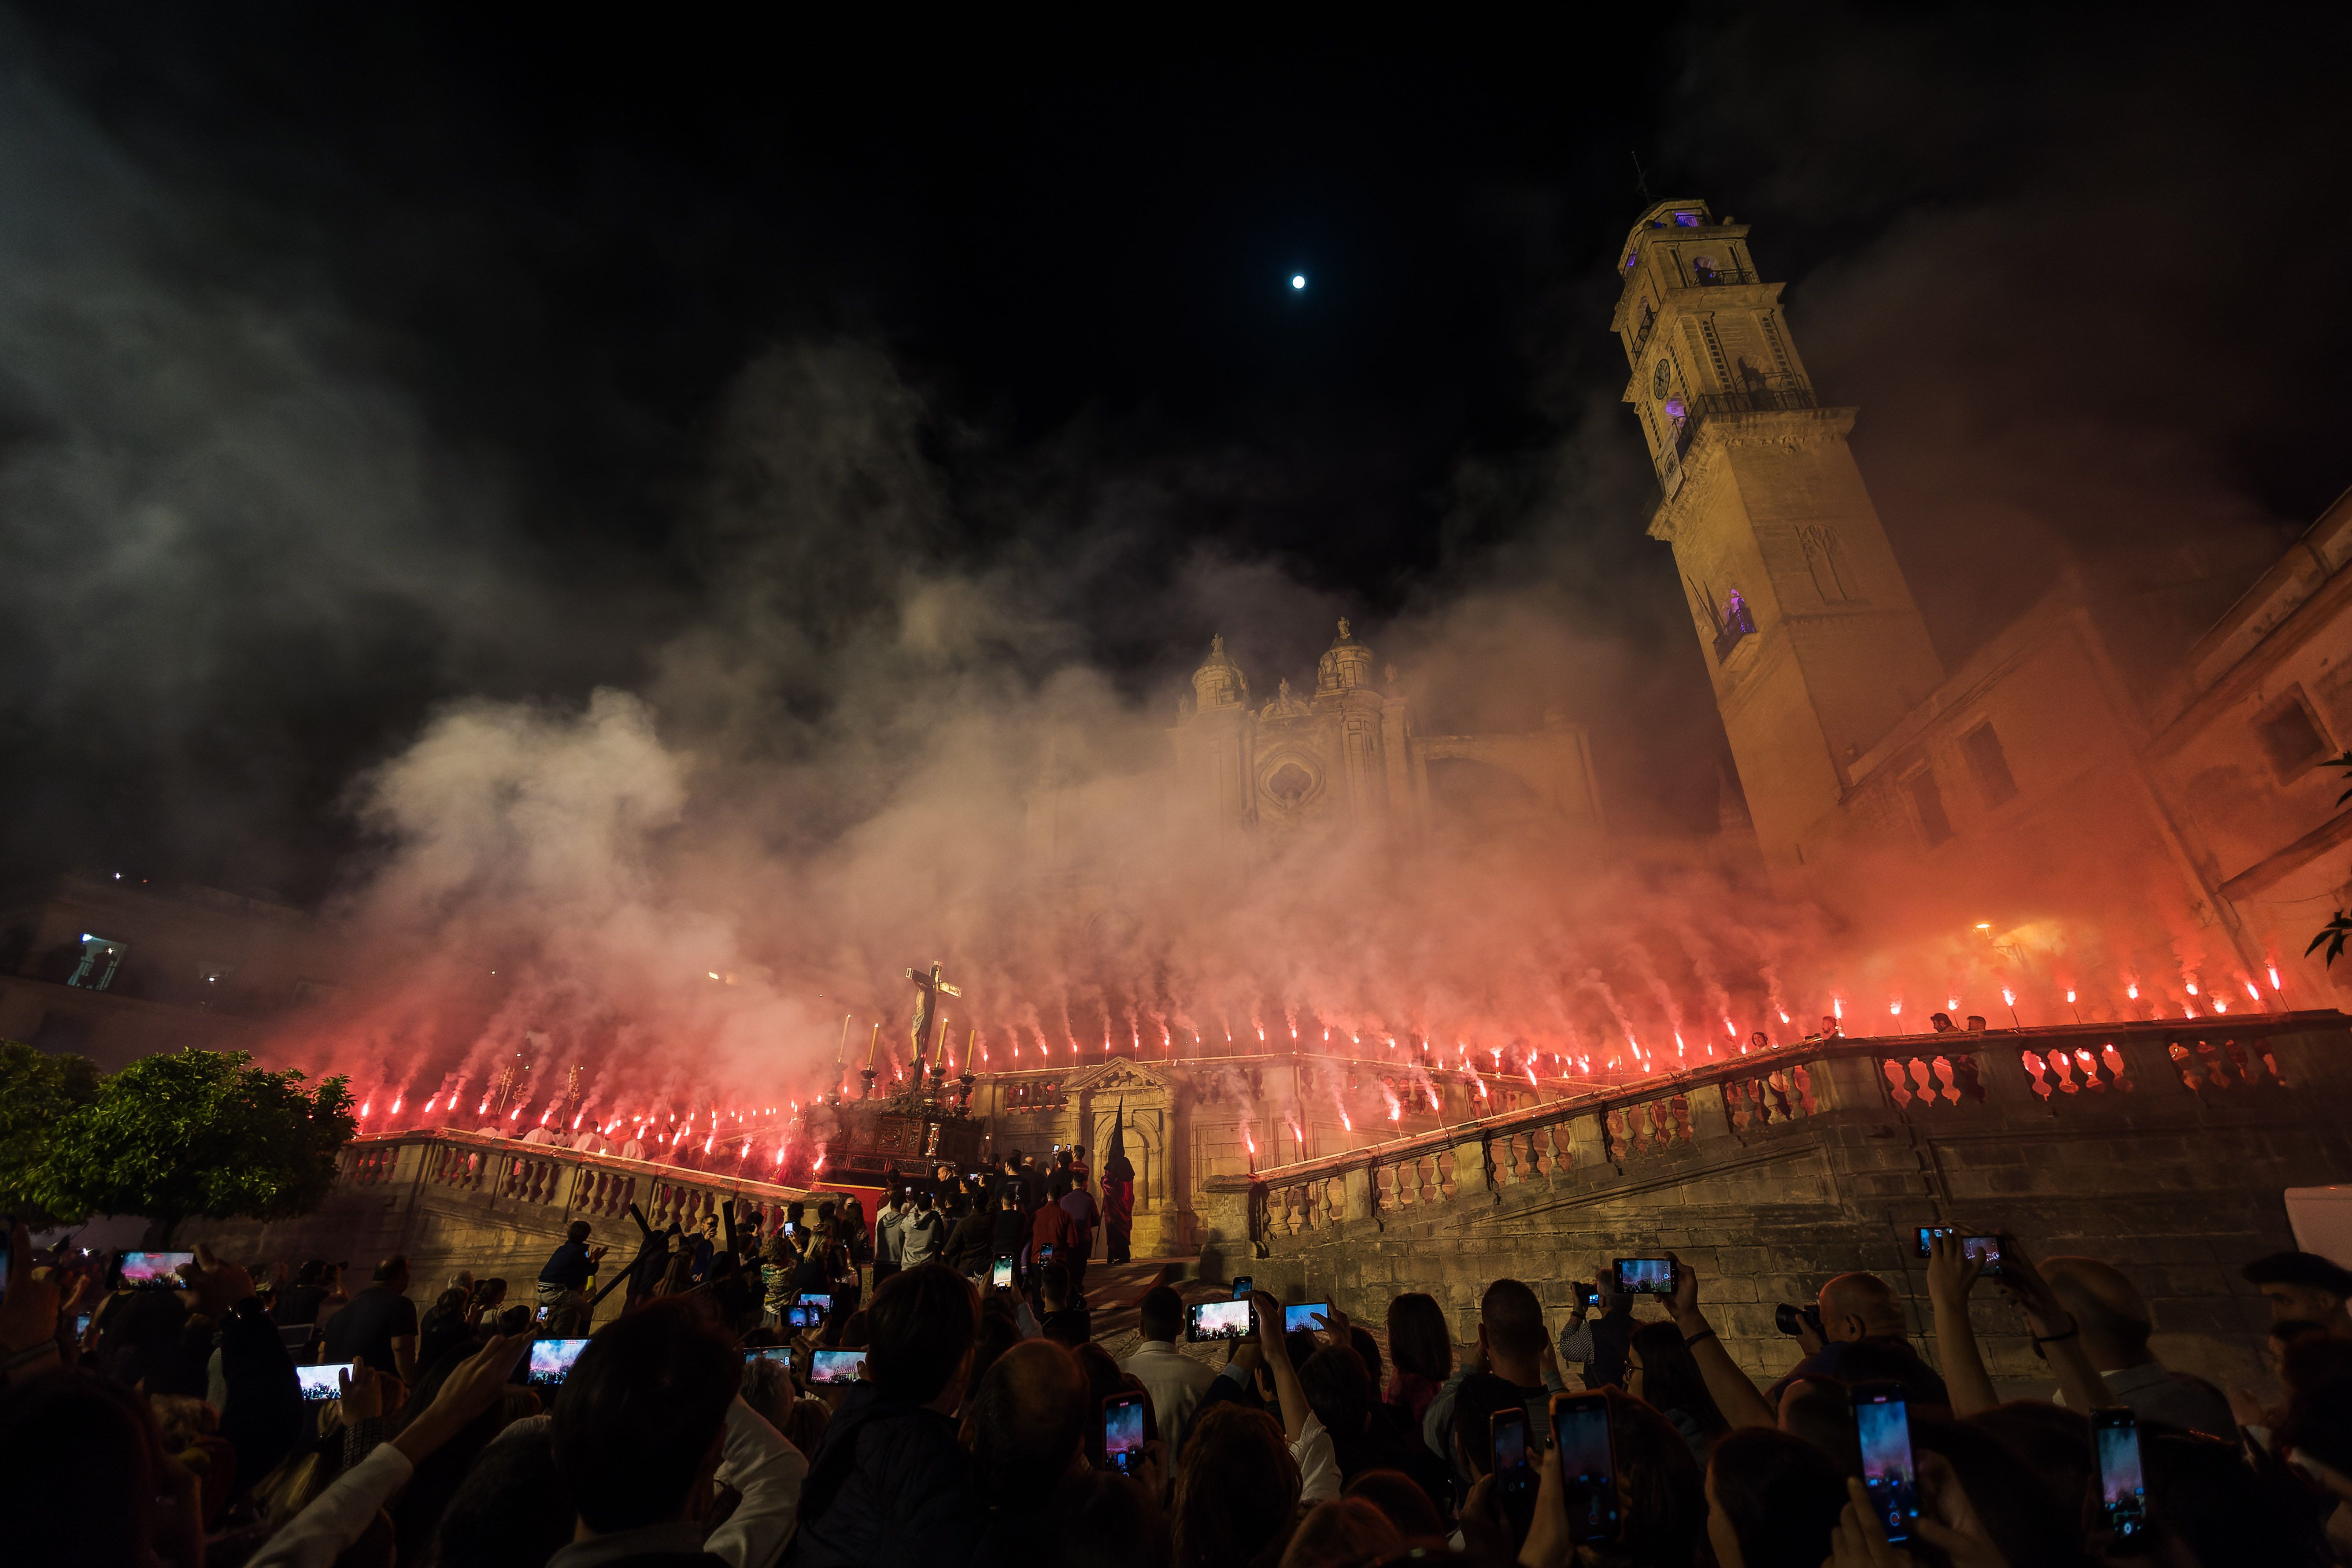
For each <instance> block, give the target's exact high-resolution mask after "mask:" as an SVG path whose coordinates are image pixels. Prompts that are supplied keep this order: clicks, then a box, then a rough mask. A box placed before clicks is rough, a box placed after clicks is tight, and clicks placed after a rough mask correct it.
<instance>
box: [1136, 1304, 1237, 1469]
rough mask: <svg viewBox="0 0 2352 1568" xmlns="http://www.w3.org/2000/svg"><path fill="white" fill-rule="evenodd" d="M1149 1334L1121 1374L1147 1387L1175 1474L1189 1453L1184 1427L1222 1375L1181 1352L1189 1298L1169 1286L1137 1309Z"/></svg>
mask: <svg viewBox="0 0 2352 1568" xmlns="http://www.w3.org/2000/svg"><path fill="white" fill-rule="evenodd" d="M1137 1312H1138V1317H1139V1320H1140V1323H1141V1327H1142V1330H1143V1342H1142V1343H1141V1344H1139V1345H1138V1346H1137V1347H1136V1350H1135V1353H1134V1354H1133V1355H1131V1356H1129V1357H1128V1358H1127V1360H1126V1361H1124V1362H1122V1363H1119V1370H1120V1371H1121V1372H1124V1373H1128V1374H1129V1376H1131V1377H1133V1378H1135V1379H1136V1380H1137V1381H1138V1382H1139V1383H1141V1384H1143V1391H1144V1392H1145V1393H1146V1394H1150V1395H1151V1410H1152V1414H1153V1415H1156V1416H1157V1417H1158V1418H1159V1421H1160V1443H1161V1444H1162V1445H1163V1446H1164V1447H1166V1448H1167V1450H1168V1469H1169V1473H1170V1474H1171V1475H1173V1474H1174V1473H1175V1470H1176V1466H1177V1464H1178V1462H1179V1460H1180V1459H1181V1457H1182V1455H1183V1452H1184V1428H1185V1427H1186V1426H1189V1425H1190V1424H1191V1422H1192V1412H1193V1411H1195V1410H1197V1409H1199V1408H1200V1405H1201V1396H1202V1394H1206V1393H1208V1392H1209V1389H1210V1388H1211V1386H1212V1385H1213V1384H1215V1383H1216V1381H1217V1374H1216V1373H1214V1372H1213V1371H1211V1370H1210V1369H1209V1367H1208V1364H1207V1363H1204V1362H1200V1361H1195V1360H1194V1359H1193V1358H1192V1357H1191V1356H1188V1355H1186V1354H1185V1353H1184V1352H1181V1351H1180V1350H1178V1349H1177V1348H1176V1341H1177V1338H1178V1336H1180V1335H1181V1334H1182V1333H1183V1331H1184V1298H1183V1297H1181V1296H1180V1295H1178V1294H1177V1293H1176V1292H1175V1291H1174V1290H1172V1289H1170V1288H1169V1287H1167V1286H1165V1285H1155V1286H1153V1287H1152V1288H1151V1289H1149V1290H1147V1291H1145V1292H1144V1295H1143V1300H1142V1303H1141V1305H1140V1306H1139V1308H1138V1310H1137Z"/></svg>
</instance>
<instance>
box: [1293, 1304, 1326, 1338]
mask: <svg viewBox="0 0 2352 1568" xmlns="http://www.w3.org/2000/svg"><path fill="white" fill-rule="evenodd" d="M1330 1315H1331V1303H1330V1302H1328V1301H1302V1302H1300V1303H1299V1304H1298V1305H1297V1306H1296V1307H1285V1308H1284V1309H1283V1310H1282V1331H1283V1332H1284V1333H1286V1334H1295V1333H1297V1331H1299V1330H1301V1329H1308V1330H1313V1329H1319V1328H1321V1327H1322V1326H1323V1325H1322V1323H1321V1322H1320V1321H1318V1320H1319V1319H1323V1318H1328V1317H1329V1316H1330Z"/></svg>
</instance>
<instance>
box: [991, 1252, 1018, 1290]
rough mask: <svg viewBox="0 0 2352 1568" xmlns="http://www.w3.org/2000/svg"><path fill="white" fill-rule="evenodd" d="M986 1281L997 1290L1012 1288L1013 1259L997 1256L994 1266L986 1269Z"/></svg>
mask: <svg viewBox="0 0 2352 1568" xmlns="http://www.w3.org/2000/svg"><path fill="white" fill-rule="evenodd" d="M988 1282H989V1283H990V1284H991V1285H992V1286H994V1287H995V1288H996V1289H999V1290H1010V1289H1013V1259H1011V1258H998V1259H997V1260H996V1267H994V1268H992V1269H990V1270H989V1271H988Z"/></svg>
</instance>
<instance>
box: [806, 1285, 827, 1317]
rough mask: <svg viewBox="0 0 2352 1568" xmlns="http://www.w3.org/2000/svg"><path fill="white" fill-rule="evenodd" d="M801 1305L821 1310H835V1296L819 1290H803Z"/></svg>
mask: <svg viewBox="0 0 2352 1568" xmlns="http://www.w3.org/2000/svg"><path fill="white" fill-rule="evenodd" d="M801 1305H802V1306H803V1307H814V1308H815V1309H816V1310H818V1311H820V1312H830V1311H832V1310H833V1298H832V1297H831V1296H828V1295H824V1294H822V1293H820V1292H818V1291H814V1290H803V1291H802V1292H801Z"/></svg>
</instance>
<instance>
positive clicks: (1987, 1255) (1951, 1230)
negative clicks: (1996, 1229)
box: [1918, 1225, 2000, 1275]
mask: <svg viewBox="0 0 2352 1568" xmlns="http://www.w3.org/2000/svg"><path fill="white" fill-rule="evenodd" d="M1939 1236H1960V1233H1959V1229H1958V1226H1948V1225H1923V1226H1920V1227H1919V1243H1918V1253H1919V1256H1920V1257H1922V1258H1926V1257H1927V1256H1928V1255H1929V1253H1930V1251H1931V1250H1932V1244H1933V1243H1934V1241H1935V1239H1936V1237H1939ZM1960 1251H1961V1253H1962V1255H1963V1256H1965V1257H1969V1258H1976V1259H1978V1260H1979V1261H1980V1262H1981V1263H1982V1264H1983V1265H1984V1271H1985V1272H1986V1273H1987V1274H1990V1275H1998V1274H1999V1273H2000V1237H1997V1236H1960Z"/></svg>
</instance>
